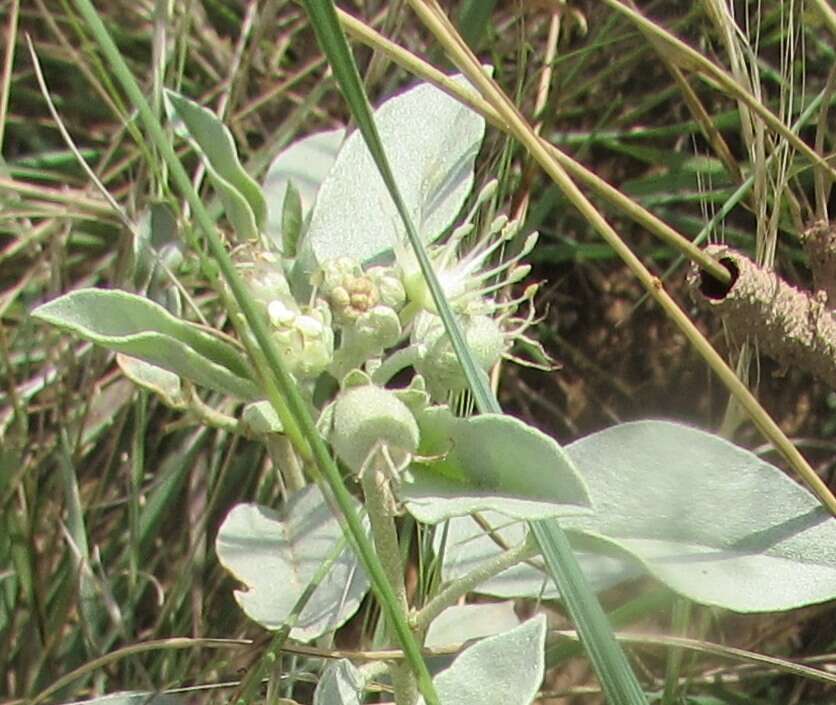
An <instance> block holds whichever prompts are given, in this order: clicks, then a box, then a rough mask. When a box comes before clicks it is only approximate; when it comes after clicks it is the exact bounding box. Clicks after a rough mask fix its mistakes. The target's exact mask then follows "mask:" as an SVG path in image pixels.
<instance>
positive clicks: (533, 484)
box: [400, 407, 589, 524]
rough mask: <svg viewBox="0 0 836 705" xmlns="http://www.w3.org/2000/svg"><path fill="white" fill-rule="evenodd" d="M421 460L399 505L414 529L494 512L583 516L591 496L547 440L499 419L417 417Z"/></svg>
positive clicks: (443, 412) (431, 413) (441, 412)
mask: <svg viewBox="0 0 836 705" xmlns="http://www.w3.org/2000/svg"><path fill="white" fill-rule="evenodd" d="M418 424H419V426H420V429H421V446H420V449H419V453H420V454H421V455H422V456H424V457H429V458H432V459H431V460H428V461H426V462H423V463H420V462H419V463H414V464H413V466H412V468H411V469H410V471H409V472H408V473H406V475H405V478H404V482H403V483H402V484H401V492H400V497H401V499H402V500H403V501H404V503H405V506H406V509H407V510H408V511H409V513H410V514H412V515H413V516H414V517H415V518H416V519H418V520H419V521H422V522H425V523H429V524H435V523H437V522H439V521H443V520H444V519H449V518H450V517H452V516H461V515H464V514H470V513H471V512H476V511H483V510H486V509H494V510H496V511H498V512H502V513H503V514H507V515H508V516H512V517H515V518H518V519H529V520H533V519H542V518H545V517H554V516H565V515H573V514H579V513H585V512H588V511H589V496H588V494H587V491H586V487H585V486H584V482H583V480H582V479H581V478H580V476H579V475H578V473H577V472H576V470H575V468H574V466H573V464H572V461H571V460H570V459H569V457H568V456H567V455H566V453H565V452H564V451H563V449H562V448H561V447H560V446H559V445H558V444H557V443H556V442H555V441H554V440H553V439H552V438H549V437H548V436H546V435H545V434H544V433H541V432H540V431H538V430H537V429H535V428H532V427H531V426H527V425H526V424H525V423H523V422H522V421H520V420H519V419H515V418H512V417H510V416H505V415H503V414H482V415H480V416H473V417H470V418H456V417H454V416H453V415H452V414H451V413H450V412H449V411H448V410H447V409H446V408H438V407H436V408H430V409H428V410H427V411H426V412H424V413H422V414H420V415H419V417H418Z"/></svg>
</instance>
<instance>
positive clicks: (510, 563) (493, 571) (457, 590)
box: [412, 541, 545, 633]
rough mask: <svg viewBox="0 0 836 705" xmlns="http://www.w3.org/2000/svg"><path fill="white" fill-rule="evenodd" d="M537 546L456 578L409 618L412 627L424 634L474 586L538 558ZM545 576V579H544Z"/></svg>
mask: <svg viewBox="0 0 836 705" xmlns="http://www.w3.org/2000/svg"><path fill="white" fill-rule="evenodd" d="M537 552H538V551H537V546H536V545H535V544H534V543H533V542H531V541H524V542H523V543H521V544H519V545H517V546H514V547H513V548H509V549H508V550H507V551H503V552H502V553H500V554H498V555H496V556H494V557H492V558H489V559H487V560H486V561H483V562H482V563H480V564H479V565H478V566H476V567H475V568H474V569H473V570H471V571H470V572H469V573H467V574H466V575H463V576H462V577H460V578H458V579H456V580H455V581H454V582H452V583H450V585H448V586H447V587H446V588H444V589H443V590H442V591H441V592H439V593H438V594H437V595H436V596H435V597H434V598H433V599H432V600H430V601H429V602H428V603H427V604H426V605H424V606H423V607H422V608H421V610H420V611H419V612H418V614H416V615H415V616H414V617H413V618H412V624H413V628H414V629H415V630H416V631H417V632H418V633H423V632H424V631H425V630H426V629H427V628H428V627H429V626H430V623H431V622H432V621H433V620H434V619H435V618H436V617H437V616H438V615H439V614H441V613H442V612H443V611H444V610H445V609H447V608H448V607H451V606H452V605H454V604H456V602H458V600H459V599H460V598H461V597H464V596H465V595H467V593H469V592H471V591H472V590H473V589H474V588H475V587H476V586H477V585H479V584H481V583H483V582H485V581H486V580H488V579H489V578H493V577H494V576H496V575H499V574H500V573H501V572H502V571H503V570H508V568H513V567H514V566H515V565H517V564H518V563H521V562H522V561H525V560H528V559H529V558H531V557H533V556H535V555H537ZM544 577H545V576H544Z"/></svg>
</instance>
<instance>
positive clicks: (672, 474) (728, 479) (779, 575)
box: [565, 421, 836, 612]
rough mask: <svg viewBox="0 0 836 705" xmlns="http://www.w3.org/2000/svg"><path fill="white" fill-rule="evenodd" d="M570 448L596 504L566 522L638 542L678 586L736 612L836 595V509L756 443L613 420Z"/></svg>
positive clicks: (654, 568) (629, 543) (634, 548)
mask: <svg viewBox="0 0 836 705" xmlns="http://www.w3.org/2000/svg"><path fill="white" fill-rule="evenodd" d="M566 452H567V453H568V454H569V455H570V456H571V458H572V459H573V460H574V462H575V464H576V465H577V467H578V468H580V469H581V472H582V473H583V475H584V479H585V480H586V482H587V484H588V486H589V491H590V495H591V497H592V501H593V504H594V506H595V510H596V511H595V514H594V515H593V516H589V517H583V518H572V519H569V520H567V521H566V522H565V526H566V528H567V529H575V530H579V531H583V532H584V533H586V534H589V535H591V536H594V537H598V538H600V539H603V540H605V541H607V542H610V543H611V544H614V545H616V546H618V547H620V548H622V549H623V550H625V551H628V552H629V553H631V554H632V555H634V556H636V557H637V558H638V559H639V560H641V561H642V563H644V565H645V566H646V567H647V569H648V570H649V571H650V572H651V573H652V574H653V575H655V576H656V577H657V578H658V579H659V580H661V581H662V582H664V583H665V584H666V585H668V586H669V587H670V588H671V589H673V590H675V591H676V592H679V593H680V594H682V595H685V596H686V597H689V598H690V599H692V600H694V601H696V602H700V603H703V604H709V605H717V606H720V607H724V608H726V609H730V610H735V611H738V612H760V611H777V610H787V609H792V608H795V607H801V606H802V605H808V604H812V603H816V602H823V601H825V600H830V599H833V598H834V597H836V519H834V518H833V517H831V516H830V515H829V514H828V513H827V511H826V510H825V509H824V508H823V507H822V506H821V505H820V503H819V502H818V500H816V498H815V497H813V495H812V494H810V493H809V492H808V491H807V490H806V489H804V488H803V487H801V486H800V485H798V484H796V483H795V482H793V481H792V480H791V479H790V478H789V477H787V476H786V475H785V474H784V473H782V472H781V471H780V470H778V469H777V468H776V467H774V466H773V465H770V464H769V463H767V462H764V461H763V460H761V459H760V458H758V457H757V456H756V455H754V454H753V453H750V452H749V451H747V450H743V449H742V448H738V447H737V446H735V445H733V444H731V443H729V442H728V441H726V440H724V439H722V438H719V437H718V436H714V435H711V434H709V433H705V432H703V431H699V430H697V429H694V428H689V427H687V426H683V425H680V424H676V423H671V422H667V421H638V422H635V423H628V424H624V425H621V426H615V427H613V428H610V429H607V430H606V431H601V432H600V433H596V434H593V435H591V436H588V437H587V438H583V439H581V440H579V441H576V442H575V443H573V444H572V445H570V446H568V447H567V448H566Z"/></svg>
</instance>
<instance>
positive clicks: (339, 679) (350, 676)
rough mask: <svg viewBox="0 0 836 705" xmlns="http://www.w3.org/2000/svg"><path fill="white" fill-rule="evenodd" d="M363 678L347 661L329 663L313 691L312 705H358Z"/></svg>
mask: <svg viewBox="0 0 836 705" xmlns="http://www.w3.org/2000/svg"><path fill="white" fill-rule="evenodd" d="M365 685H366V681H365V678H363V675H362V674H361V673H360V671H358V670H357V669H356V668H355V667H354V664H353V663H351V661H349V660H348V659H340V660H339V661H337V662H336V663H330V664H329V665H328V667H327V668H326V669H325V672H324V673H323V674H322V677H321V678H320V679H319V683H317V685H316V690H315V691H314V697H313V702H314V705H360V704H361V703H362V702H363V700H362V693H363V688H364V687H365Z"/></svg>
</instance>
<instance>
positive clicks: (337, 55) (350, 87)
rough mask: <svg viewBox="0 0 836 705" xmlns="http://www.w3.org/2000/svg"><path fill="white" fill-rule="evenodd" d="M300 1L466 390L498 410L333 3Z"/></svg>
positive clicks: (493, 410) (481, 403)
mask: <svg viewBox="0 0 836 705" xmlns="http://www.w3.org/2000/svg"><path fill="white" fill-rule="evenodd" d="M303 4H304V5H305V9H306V10H307V12H308V15H309V17H310V18H311V24H312V25H313V28H314V31H315V32H316V36H317V39H318V40H319V44H320V46H321V47H322V50H323V52H324V53H325V56H326V57H327V58H328V62H329V63H330V64H331V69H332V70H333V72H334V76H335V77H336V79H337V83H338V84H339V86H340V89H341V91H342V94H343V97H344V98H345V100H346V102H347V103H348V106H349V108H350V109H351V114H352V116H353V117H354V119H355V121H356V122H357V127H358V128H359V129H360V132H361V133H362V135H363V139H364V140H365V141H366V145H367V146H368V148H369V152H370V153H371V155H372V158H373V159H374V161H375V164H377V168H378V169H379V171H380V175H381V177H382V178H383V182H384V183H385V184H386V188H388V189H389V194H390V195H391V197H392V200H393V201H394V203H395V206H396V208H397V209H398V212H399V213H400V215H401V218H402V219H403V223H404V226H405V227H406V233H407V237H408V238H409V242H410V244H411V245H412V248H413V250H414V251H415V256H416V258H417V259H418V264H419V265H420V266H421V272H422V273H423V275H424V279H425V280H426V282H427V286H428V287H429V290H430V293H431V294H432V297H433V302H434V303H435V305H436V308H437V309H438V312H439V315H440V316H441V320H442V321H443V323H444V328H445V329H446V331H447V334H448V335H449V336H450V342H451V343H452V345H453V350H455V352H456V356H457V357H458V359H459V362H460V363H461V365H462V368H463V370H464V374H465V378H466V379H467V382H468V385H469V386H470V390H471V391H472V392H473V396H474V399H475V401H476V406H477V408H478V409H479V411H481V412H482V413H489V412H491V413H497V414H499V413H502V410H501V409H500V407H499V404H498V403H497V401H496V398H495V397H494V395H493V393H492V392H491V389H490V385H489V384H488V378H487V375H486V374H485V373H484V372H483V371H482V369H481V368H480V367H479V366H478V365H477V364H476V363H475V362H474V360H473V356H472V355H471V354H470V351H469V350H468V348H467V344H466V343H465V340H464V336H463V335H462V331H461V328H460V327H459V324H458V321H457V320H456V317H455V316H454V315H453V312H452V311H451V310H450V306H449V305H448V304H447V300H446V298H445V296H444V290H443V289H442V288H441V285H440V284H439V282H438V278H437V277H436V276H435V273H434V272H433V268H432V265H431V264H430V260H429V258H428V257H427V253H426V250H425V249H424V246H423V242H422V241H421V237H420V236H419V234H418V231H417V229H416V228H415V224H414V223H413V222H412V218H411V217H410V215H409V209H408V208H407V206H406V204H405V203H404V201H403V198H402V197H401V195H400V192H399V191H398V186H397V183H396V181H395V177H394V174H393V173H392V170H391V168H390V166H389V161H388V160H387V158H386V154H385V152H384V150H383V144H382V143H381V141H380V135H379V134H378V132H377V127H376V126H375V123H374V118H373V117H372V109H371V106H370V105H369V101H368V98H367V97H366V93H365V91H364V90H363V82H362V80H361V79H360V74H359V72H358V71H357V66H356V64H355V63H354V57H353V55H352V53H351V49H350V48H349V46H348V41H347V40H346V38H345V35H344V34H343V31H342V28H341V27H340V23H339V20H338V19H337V13H336V10H335V9H334V3H333V2H332V1H331V0H327V1H326V2H322V1H321V0H305V2H304V3H303Z"/></svg>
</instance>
